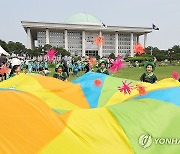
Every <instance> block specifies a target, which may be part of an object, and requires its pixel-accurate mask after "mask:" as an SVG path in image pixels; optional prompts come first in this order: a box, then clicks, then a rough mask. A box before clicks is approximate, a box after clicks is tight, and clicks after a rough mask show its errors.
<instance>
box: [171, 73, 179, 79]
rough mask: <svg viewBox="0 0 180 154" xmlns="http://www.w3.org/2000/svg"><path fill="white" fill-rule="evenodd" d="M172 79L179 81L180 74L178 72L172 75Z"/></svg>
mask: <svg viewBox="0 0 180 154" xmlns="http://www.w3.org/2000/svg"><path fill="white" fill-rule="evenodd" d="M172 77H173V79H175V80H178V79H179V74H178V72H173V73H172Z"/></svg>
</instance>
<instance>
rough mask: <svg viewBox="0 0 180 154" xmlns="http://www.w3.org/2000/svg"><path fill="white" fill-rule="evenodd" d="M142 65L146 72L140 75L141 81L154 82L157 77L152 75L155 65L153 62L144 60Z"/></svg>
mask: <svg viewBox="0 0 180 154" xmlns="http://www.w3.org/2000/svg"><path fill="white" fill-rule="evenodd" d="M144 67H145V68H146V73H143V74H142V75H141V77H140V80H141V81H142V82H148V83H155V82H156V81H157V77H156V76H155V75H154V73H153V71H154V70H155V65H154V63H153V62H146V63H145V65H144Z"/></svg>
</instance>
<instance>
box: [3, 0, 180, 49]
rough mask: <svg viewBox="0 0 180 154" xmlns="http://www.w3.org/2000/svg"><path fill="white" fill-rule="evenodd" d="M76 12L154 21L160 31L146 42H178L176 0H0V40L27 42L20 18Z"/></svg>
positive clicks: (109, 20) (49, 18)
mask: <svg viewBox="0 0 180 154" xmlns="http://www.w3.org/2000/svg"><path fill="white" fill-rule="evenodd" d="M78 12H87V13H91V14H93V15H95V16H97V17H98V18H99V19H101V20H102V21H103V22H104V23H105V24H106V25H118V26H142V27H145V26H146V27H151V25H152V23H154V24H155V25H156V26H158V27H159V28H160V31H153V33H151V34H149V35H148V45H152V46H156V47H158V48H160V49H168V48H170V47H172V46H173V45H180V0H0V17H1V18H0V19H1V21H0V39H2V40H5V41H10V40H12V41H19V42H22V43H23V44H25V45H27V38H26V33H25V31H24V29H23V28H22V26H21V21H22V20H26V21H45V22H63V21H64V20H65V19H66V18H68V17H69V16H71V15H72V14H74V13H78ZM142 40H143V38H142V37H141V41H142Z"/></svg>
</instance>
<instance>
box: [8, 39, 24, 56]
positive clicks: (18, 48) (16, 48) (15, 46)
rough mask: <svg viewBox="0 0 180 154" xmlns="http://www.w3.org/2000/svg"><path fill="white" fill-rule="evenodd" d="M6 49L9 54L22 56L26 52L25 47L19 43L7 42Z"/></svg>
mask: <svg viewBox="0 0 180 154" xmlns="http://www.w3.org/2000/svg"><path fill="white" fill-rule="evenodd" d="M7 47H8V51H9V52H10V53H15V54H22V53H24V52H25V51H26V47H25V46H24V45H23V44H22V43H20V42H13V41H9V42H8V44H7Z"/></svg>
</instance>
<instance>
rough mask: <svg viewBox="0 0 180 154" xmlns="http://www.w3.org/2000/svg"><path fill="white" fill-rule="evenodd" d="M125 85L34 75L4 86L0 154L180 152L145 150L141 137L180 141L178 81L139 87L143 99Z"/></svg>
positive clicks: (0, 86)
mask: <svg viewBox="0 0 180 154" xmlns="http://www.w3.org/2000/svg"><path fill="white" fill-rule="evenodd" d="M96 79H98V80H100V81H101V84H102V85H101V86H96V85H95V84H94V81H95V80H96ZM122 81H124V79H120V78H114V77H111V76H107V75H104V74H98V73H87V74H85V75H83V76H81V77H80V78H78V79H76V80H75V81H74V82H73V83H70V82H62V81H59V80H57V79H54V78H51V77H43V76H39V75H30V74H28V75H27V74H20V75H17V76H15V77H13V78H11V79H9V80H7V81H3V82H1V83H0V126H1V129H0V153H13V154H16V153H30V154H32V153H46V154H49V153H52V154H56V153H57V154H59V153H61V154H63V153H67V154H69V153H75V154H76V153H77V154H84V153H89V154H92V153H93V154H109V153H112V154H119V153H123V154H133V153H138V154H141V153H143V154H144V153H145V154H152V153H153V154H160V153H163V154H164V153H167V154H169V153H173V154H174V153H179V151H180V147H179V145H167V144H164V145H161V144H155V142H153V143H152V145H151V146H150V147H148V148H146V149H143V146H144V147H145V146H146V144H149V142H142V143H143V144H139V143H141V142H139V137H140V136H141V135H142V134H149V135H152V137H153V139H154V138H159V137H162V138H170V137H173V138H177V139H178V138H180V133H179V130H180V124H179V123H180V108H179V106H180V95H179V94H180V83H179V82H178V81H177V80H174V79H172V78H169V79H164V80H162V81H159V82H158V83H156V84H148V83H140V84H141V85H142V86H144V87H146V92H147V94H146V95H142V96H139V91H138V90H137V88H136V89H134V90H132V92H131V93H130V94H127V95H124V94H123V93H120V92H119V90H118V88H117V87H118V86H122V85H121V84H122ZM127 82H128V83H129V82H132V83H133V84H134V85H136V84H138V82H137V81H132V80H127ZM146 141H147V140H146Z"/></svg>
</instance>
